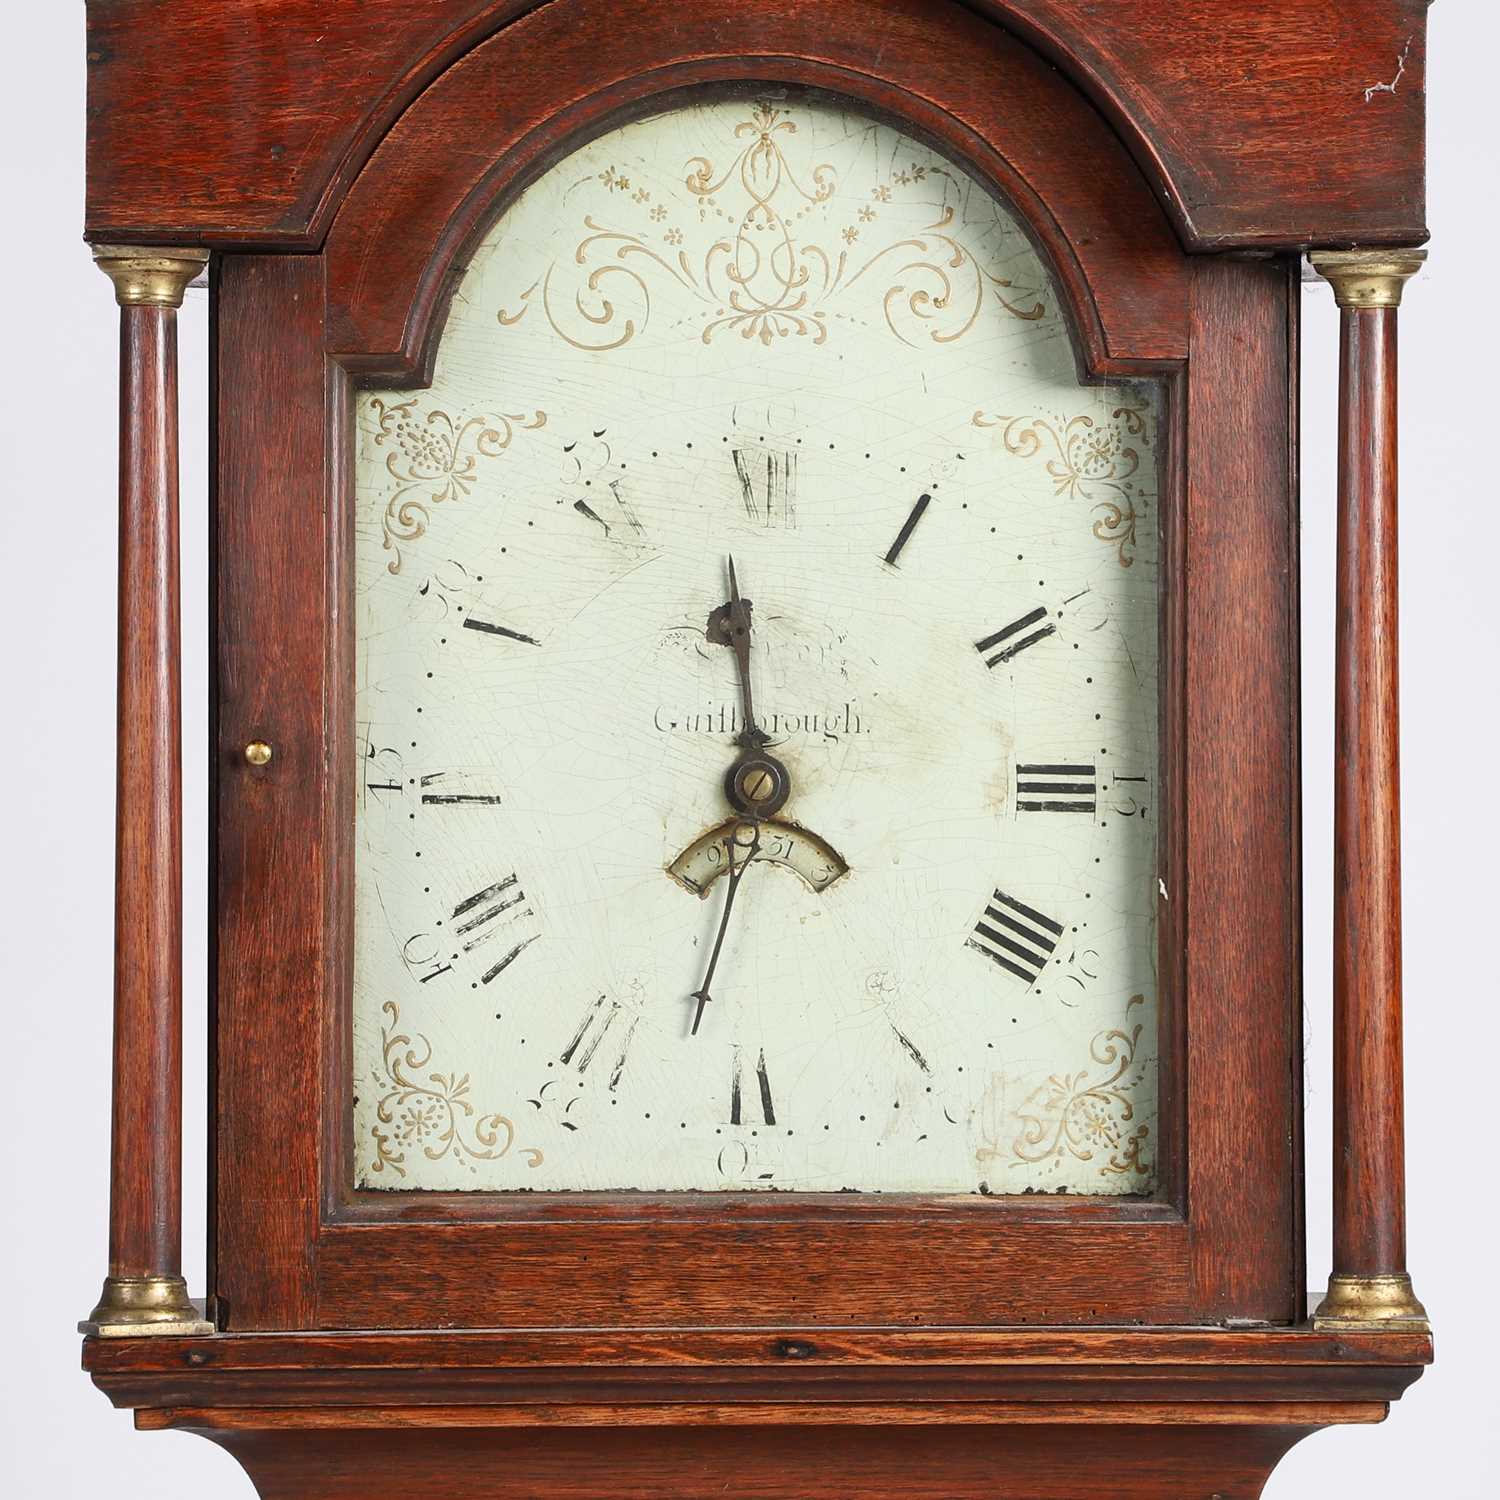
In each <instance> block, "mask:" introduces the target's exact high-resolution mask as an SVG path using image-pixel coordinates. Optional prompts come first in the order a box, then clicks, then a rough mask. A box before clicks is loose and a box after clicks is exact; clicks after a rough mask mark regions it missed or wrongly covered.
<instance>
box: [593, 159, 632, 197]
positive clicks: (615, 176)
mask: <svg viewBox="0 0 1500 1500" xmlns="http://www.w3.org/2000/svg"><path fill="white" fill-rule="evenodd" d="M599 181H600V182H602V183H603V184H604V185H605V187H607V188H618V189H619V190H620V191H621V192H622V193H627V192H629V191H630V179H629V178H628V177H622V176H621V175H620V174H619V173H618V172H617V171H615V169H614V167H612V166H609V167H606V168H605V169H604V170H603V171H602V172H601V173H600V174H599Z"/></svg>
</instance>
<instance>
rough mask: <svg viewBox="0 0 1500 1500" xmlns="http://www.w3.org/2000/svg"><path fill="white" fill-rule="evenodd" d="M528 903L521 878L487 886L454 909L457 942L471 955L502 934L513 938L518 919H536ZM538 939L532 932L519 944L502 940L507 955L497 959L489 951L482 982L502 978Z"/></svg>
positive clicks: (453, 918) (513, 876) (503, 954)
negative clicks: (533, 917)
mask: <svg viewBox="0 0 1500 1500" xmlns="http://www.w3.org/2000/svg"><path fill="white" fill-rule="evenodd" d="M525 903H526V892H525V891H524V890H523V889H522V888H521V882H520V878H519V877H518V876H517V875H516V874H515V873H514V872H512V873H511V874H509V875H507V876H505V877H504V878H503V879H501V880H497V881H495V883H494V884H493V885H487V886H485V888H484V889H483V890H482V891H476V892H475V893H474V894H473V895H472V896H469V897H467V898H466V899H465V900H463V901H460V902H459V903H458V905H457V906H455V907H454V908H453V913H452V921H453V923H454V924H455V925H454V928H453V936H454V939H455V940H456V941H457V942H458V944H459V946H460V947H461V948H462V949H463V951H464V952H465V953H472V952H473V951H474V950H475V949H476V948H479V947H481V946H482V945H483V944H486V943H490V942H493V941H494V940H495V938H497V937H499V936H500V935H501V934H505V935H506V938H507V939H508V938H510V937H513V936H514V934H515V928H514V927H512V926H511V924H512V923H513V922H514V921H515V919H516V917H517V916H522V917H532V916H535V915H536V913H535V912H534V911H533V910H532V909H531V907H529V906H527V905H526V904H525ZM517 908H520V910H517ZM507 913H514V915H507ZM539 936H540V934H539V933H535V932H533V933H531V934H529V935H528V936H526V937H524V938H522V939H521V940H520V941H519V942H509V941H506V940H502V942H501V944H500V945H498V946H501V947H503V950H504V951H503V952H501V953H499V954H498V955H495V950H494V949H488V950H487V951H486V952H485V953H484V954H483V955H482V956H481V958H480V960H479V961H480V962H485V961H486V960H488V962H487V963H486V967H485V969H484V971H483V972H482V973H481V974H480V976H479V982H480V983H481V984H490V983H491V982H492V981H494V980H495V979H497V978H499V976H500V975H501V974H503V973H504V972H505V971H506V970H507V969H508V968H509V967H510V966H511V965H512V964H513V963H514V962H515V961H516V960H517V959H518V958H519V957H520V956H521V955H522V953H524V952H525V951H526V949H527V948H529V947H530V946H531V945H532V944H533V943H534V942H535V941H536V940H537V938H538V937H539ZM492 955H495V956H493V957H492Z"/></svg>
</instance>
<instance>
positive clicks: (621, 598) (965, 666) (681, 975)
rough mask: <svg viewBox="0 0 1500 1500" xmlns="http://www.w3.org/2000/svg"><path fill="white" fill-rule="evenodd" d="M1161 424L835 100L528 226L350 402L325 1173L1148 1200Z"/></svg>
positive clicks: (618, 182)
mask: <svg viewBox="0 0 1500 1500" xmlns="http://www.w3.org/2000/svg"><path fill="white" fill-rule="evenodd" d="M1159 410H1160V393H1159V391H1158V388H1157V387H1156V386H1155V385H1153V384H1151V383H1146V382H1142V383H1115V384H1091V385H1082V384H1080V381H1079V378H1078V374H1077V369H1076V364H1075V358H1074V352H1073V348H1072V345H1071V343H1070V339H1069V334H1068V330H1067V325H1066V321H1065V317H1064V312H1063V308H1062V307H1061V306H1060V305H1059V300H1058V295H1057V293H1056V291H1055V289H1054V287H1053V284H1052V281H1051V278H1050V276H1049V274H1048V272H1047V271H1046V269H1045V268H1044V266H1043V264H1042V263H1041V261H1040V260H1039V258H1038V256H1037V254H1036V252H1035V251H1034V250H1033V248H1032V247H1031V244H1030V242H1029V241H1028V239H1027V238H1026V236H1025V234H1024V233H1023V232H1022V230H1021V229H1020V228H1019V227H1018V225H1017V223H1016V221H1015V219H1014V217H1013V216H1012V214H1011V213H1010V212H1009V211H1008V209H1007V208H1006V207H1005V206H1004V205H1002V204H1001V203H1000V202H998V201H997V200H996V199H995V198H994V197H993V196H992V194H991V193H990V192H989V191H988V190H987V189H986V188H984V187H983V186H981V185H980V184H979V183H978V182H976V181H975V180H973V179H972V178H971V177H970V176H968V175H967V174H966V173H965V172H964V171H963V170H962V169H960V168H959V167H958V166H956V165H955V164H954V163H952V162H950V161H948V160H947V159H946V158H944V157H942V156H939V155H938V154H936V153H935V152H934V151H933V150H931V149H930V148H929V147H927V146H925V145H922V144H921V143H919V142H917V141H914V140H912V139H909V138H907V137H906V136H904V135H903V134H902V133H900V132H899V131H898V130H896V129H895V128H893V127H891V126H889V125H886V124H882V123H877V122H875V121H873V120H871V119H869V118H866V117H865V116H863V115H861V114H859V113H856V112H852V111H850V110H848V109H846V108H844V107H842V106H840V105H835V104H833V103H829V102H820V101H816V100H813V99H802V98H792V99H786V98H779V97H778V98H771V99H756V98H724V99H721V100H718V101H716V102H713V103H708V104H703V105H695V106H693V107H688V108H680V109H676V110H673V111H671V112H669V113H665V114H661V115H658V116H655V117H652V118H649V119H642V120H637V121H635V122H633V123H630V124H628V125H626V126H624V127H622V128H620V129H617V130H614V131H612V132H610V133H609V134H606V135H604V136H601V137H599V138H598V139H596V140H594V141H593V142H592V143H590V144H588V145H586V146H584V147H582V148H581V149H579V150H578V151H576V152H575V153H574V154H572V155H571V156H569V157H567V158H565V159H564V160H563V161H562V162H560V163H559V164H558V165H556V166H555V167H553V168H552V169H551V170H550V171H548V172H547V173H546V174H545V175H544V176H543V177H542V178H540V179H539V180H538V181H537V182H535V183H534V184H533V185H532V186H530V187H529V188H528V189H527V190H526V191H525V192H524V193H522V194H521V196H520V197H519V198H518V199H516V200H515V201H514V202H513V203H512V205H511V206H510V207H509V208H508V209H507V210H506V212H505V213H504V214H503V215H502V217H501V218H500V219H499V220H498V222H497V223H496V224H495V225H494V226H493V228H492V229H491V231H490V233H489V234H488V236H487V237H486V238H485V240H484V241H483V243H482V244H481V246H480V247H479V248H478V249H477V251H476V252H475V253H474V254H473V256H472V257H471V260H470V264H469V268H468V270H467V272H466V273H465V275H464V277H463V280H462V282H461V283H460V285H459V287H458V290H457V292H456V293H455V296H454V299H453V304H452V308H451V311H450V314H449V316H448V321H447V324H446V328H445V330H444V333H443V335H442V341H441V344H440V347H439V352H438V356H437V363H436V368H435V375H434V379H433V382H432V384H431V386H430V388H425V389H420V390H410V391H390V390H369V391H366V392H363V393H361V394H360V396H359V397H358V399H357V403H356V412H355V426H356V445H357V446H356V474H357V574H358V611H357V620H356V631H357V638H358V647H357V657H358V691H357V717H358V736H359V755H360V762H361V767H362V769H361V774H360V779H359V786H358V800H357V808H356V828H357V840H356V845H357V853H356V897H355V900H356V953H355V991H354V1058H355V1070H354V1079H355V1098H354V1102H353V1110H354V1142H355V1161H356V1181H357V1184H358V1185H359V1186H360V1187H363V1188H401V1189H414V1188H415V1189H455V1188H457V1189H470V1190H485V1191H514V1190H530V1191H543V1192H556V1191H577V1190H593V1189H622V1188H623V1189H641V1190H687V1189H696V1190H780V1191H798V1192H828V1193H835V1192H846V1191H861V1192H928V1193H954V1194H1008V1193H1020V1192H1030V1191H1047V1192H1054V1191H1066V1192H1069V1193H1087V1194H1142V1193H1149V1192H1151V1191H1152V1190H1153V1188H1154V1186H1155V1170H1156V1160H1157V1148H1158V1140H1157V1121H1156V1098H1157V978H1156V960H1155V950H1156V912H1157V903H1158V901H1159V899H1161V894H1165V893H1164V892H1162V891H1161V886H1160V877H1159V873H1158V868H1157V849H1158V838H1157V817H1158V807H1157V798H1158V795H1159V790H1158V781H1159V773H1158V768H1159V756H1158V748H1157V712H1158V692H1157V613H1158V597H1157V580H1158V568H1157V564H1158V518H1157V501H1158V494H1157V485H1158V480H1157V472H1158V456H1157V449H1158V442H1157V432H1158V424H1159Z"/></svg>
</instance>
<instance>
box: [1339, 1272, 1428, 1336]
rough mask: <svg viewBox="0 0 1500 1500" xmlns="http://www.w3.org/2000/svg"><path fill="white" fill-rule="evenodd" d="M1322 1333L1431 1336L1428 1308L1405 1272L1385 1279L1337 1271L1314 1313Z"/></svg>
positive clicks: (1387, 1276)
mask: <svg viewBox="0 0 1500 1500" xmlns="http://www.w3.org/2000/svg"><path fill="white" fill-rule="evenodd" d="M1312 1322H1313V1327H1314V1328H1315V1329H1317V1330H1318V1331H1319V1332H1320V1333H1338V1332H1339V1331H1340V1330H1350V1331H1353V1330H1355V1329H1361V1330H1366V1331H1369V1332H1379V1331H1380V1330H1382V1329H1383V1330H1386V1331H1388V1332H1390V1333H1431V1332H1432V1324H1431V1323H1429V1322H1428V1321H1427V1309H1426V1308H1425V1307H1423V1306H1422V1304H1421V1303H1420V1302H1418V1301H1417V1298H1416V1293H1414V1292H1413V1291H1412V1289H1411V1277H1410V1276H1408V1275H1407V1274H1406V1272H1405V1271H1398V1272H1393V1273H1391V1274H1389V1275H1386V1276H1349V1275H1346V1274H1345V1273H1343V1272H1340V1271H1335V1272H1334V1273H1333V1275H1332V1276H1330V1277H1329V1278H1328V1295H1327V1296H1326V1297H1324V1298H1323V1300H1322V1302H1321V1303H1320V1304H1319V1305H1318V1310H1317V1311H1316V1312H1315V1313H1314V1314H1313V1320H1312Z"/></svg>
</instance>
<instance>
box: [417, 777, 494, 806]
mask: <svg viewBox="0 0 1500 1500" xmlns="http://www.w3.org/2000/svg"><path fill="white" fill-rule="evenodd" d="M419 790H420V792H421V796H422V806H423V807H499V806H500V797H499V795H498V794H497V793H495V792H483V791H479V790H478V789H477V788H475V787H474V786H473V785H472V783H471V781H470V775H469V773H468V772H466V771H432V772H429V773H428V774H427V775H426V776H424V777H423V778H422V780H421V784H420V788H419Z"/></svg>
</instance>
